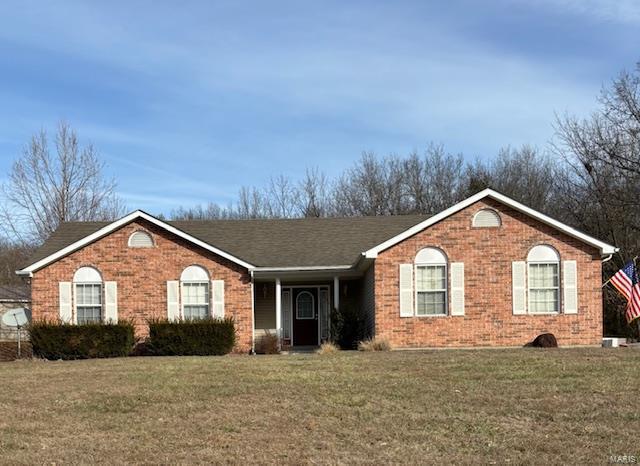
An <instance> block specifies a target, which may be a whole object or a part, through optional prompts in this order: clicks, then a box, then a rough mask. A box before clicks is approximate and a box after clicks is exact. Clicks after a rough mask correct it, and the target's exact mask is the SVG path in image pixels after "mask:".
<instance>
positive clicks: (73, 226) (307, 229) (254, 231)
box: [27, 215, 428, 267]
mask: <svg viewBox="0 0 640 466" xmlns="http://www.w3.org/2000/svg"><path fill="white" fill-rule="evenodd" d="M427 218H428V217H427V216H424V215H394V216H379V217H346V218H305V219H269V220H262V219H261V220H210V221H199V220H193V221H176V222H167V223H169V224H171V225H173V226H174V227H176V228H179V229H180V230H182V231H184V232H185V233H188V234H189V235H191V236H194V237H196V238H198V239H200V240H202V241H204V242H206V243H208V244H210V245H212V246H215V247H216V248H218V249H221V250H223V251H225V252H227V253H229V254H231V255H233V256H235V257H237V258H239V259H242V260H244V261H245V262H249V263H250V264H253V265H255V266H258V267H296V266H297V267H310V266H332V265H351V264H354V263H355V262H356V261H357V259H358V257H359V255H360V253H362V252H364V251H366V250H367V249H370V248H372V247H374V246H376V245H378V244H380V243H382V242H384V241H386V240H387V239H389V238H392V237H394V236H395V235H397V234H399V233H401V232H403V231H404V230H406V229H408V228H410V227H412V226H413V225H416V224H418V223H420V222H422V221H423V220H425V219H427ZM108 224H109V222H68V223H63V224H61V225H60V227H59V228H58V229H57V230H56V231H55V232H54V233H53V234H52V235H51V237H50V238H49V239H48V240H47V241H46V242H45V243H44V244H43V245H42V247H40V248H39V249H38V250H37V251H36V252H35V253H34V255H33V256H32V257H31V258H30V260H29V263H28V264H27V265H30V264H33V263H35V262H38V261H39V260H41V259H44V258H45V257H47V256H49V255H51V254H53V253H55V252H57V251H59V250H60V249H63V248H64V247H66V246H69V245H70V244H72V243H74V242H76V241H78V240H80V239H82V238H84V237H85V236H88V235H90V234H91V233H94V232H95V231H97V230H99V229H100V228H102V227H104V226H106V225H108Z"/></svg>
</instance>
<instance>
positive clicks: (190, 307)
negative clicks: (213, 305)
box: [182, 281, 209, 319]
mask: <svg viewBox="0 0 640 466" xmlns="http://www.w3.org/2000/svg"><path fill="white" fill-rule="evenodd" d="M182 299H183V303H184V308H183V310H184V318H185V319H204V318H206V317H207V316H208V315H209V282H208V281H207V282H184V283H183V284H182Z"/></svg>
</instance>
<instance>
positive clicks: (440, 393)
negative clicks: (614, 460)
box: [0, 349, 640, 464]
mask: <svg viewBox="0 0 640 466" xmlns="http://www.w3.org/2000/svg"><path fill="white" fill-rule="evenodd" d="M0 389H1V396H0V461H1V462H2V463H17V462H20V463H87V462H101V463H107V462H108V463H125V462H136V463H176V462H183V463H184V462H240V461H242V462H245V461H246V462H258V463H265V462H275V461H278V462H283V463H380V462H406V463H418V462H420V463H424V462H435V461H447V462H449V461H458V462H465V463H469V462H481V463H488V462H496V463H506V462H511V463H523V462H530V463H548V464H555V463H558V462H570V463H575V464H579V463H583V462H587V463H606V462H608V461H609V455H612V454H615V455H624V454H627V455H640V443H639V442H638V433H639V432H640V407H639V397H640V352H639V351H635V350H629V349H626V350H625V349H617V350H616V349H609V350H606V349H562V350H535V349H513V350H479V351H470V350H469V351H467V350H446V351H428V352H391V353H357V352H348V353H347V352H344V353H339V354H336V355H325V356H318V355H297V356H254V357H250V356H225V357H182V358H177V357H176V358H123V359H109V360H90V361H72V362H60V361H59V362H43V361H18V362H5V363H0ZM638 460H639V461H640V458H638Z"/></svg>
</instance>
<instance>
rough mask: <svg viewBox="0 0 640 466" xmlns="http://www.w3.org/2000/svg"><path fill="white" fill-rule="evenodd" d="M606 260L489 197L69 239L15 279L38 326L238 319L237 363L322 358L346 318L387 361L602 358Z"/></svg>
mask: <svg viewBox="0 0 640 466" xmlns="http://www.w3.org/2000/svg"><path fill="white" fill-rule="evenodd" d="M616 251H617V249H616V248H615V247H614V246H612V245H609V244H606V243H603V242H601V241H599V240H597V239H595V238H592V237H590V236H588V235H586V234H584V233H581V232H579V231H577V230H575V229H573V228H571V227H569V226H567V225H565V224H563V223H561V222H558V221H556V220H554V219H552V218H549V217H547V216H545V215H543V214H541V213H540V212H537V211H535V210H533V209H530V208H528V207H526V206H524V205H522V204H520V203H518V202H516V201H514V200H513V199H510V198H508V197H506V196H504V195H502V194H500V193H497V192H495V191H492V190H490V189H487V190H484V191H482V192H480V193H478V194H476V195H474V196H471V197H469V198H468V199H466V200H464V201H462V202H460V203H458V204H456V205H454V206H452V207H451V208H449V209H447V210H445V211H443V212H441V213H439V214H437V215H434V216H432V217H427V216H386V217H355V218H319V219H315V218H314V219H287V220H216V221H175V222H166V221H163V220H160V219H158V218H155V217H153V216H151V215H149V214H147V213H145V212H142V211H136V212H133V213H131V214H129V215H127V216H125V217H123V218H121V219H120V220H117V221H114V222H109V223H107V222H71V223H64V224H62V225H60V228H59V229H58V230H57V231H56V232H55V233H54V234H53V235H52V236H51V238H49V240H48V241H46V242H45V244H44V245H43V246H42V247H41V248H40V249H39V250H38V251H37V252H36V253H35V255H34V257H33V258H32V259H31V261H30V263H29V265H28V266H26V267H24V268H23V269H22V270H19V271H17V273H18V274H20V275H24V276H27V277H29V280H30V282H31V294H32V296H31V297H32V315H33V318H34V319H43V318H48V319H58V318H59V319H61V320H63V321H68V322H73V323H79V322H87V321H95V320H103V321H116V320H118V319H129V320H132V321H133V322H134V324H135V328H136V334H137V335H138V336H139V337H144V336H145V335H146V334H147V333H148V327H147V321H148V319H150V318H158V317H168V318H169V319H180V318H198V317H201V316H207V315H212V316H215V317H221V316H232V317H233V319H234V321H235V325H236V329H237V335H238V344H237V348H236V349H237V350H238V351H248V350H250V349H251V348H252V347H253V345H254V342H255V341H256V339H257V338H260V337H261V336H262V335H264V334H265V333H269V332H270V333H272V334H277V335H278V336H279V337H280V339H281V340H280V341H281V342H282V344H283V345H284V346H289V345H293V346H303V345H304V346H308V345H318V344H319V343H320V342H322V341H324V340H326V339H327V338H329V332H330V322H329V319H330V310H331V308H332V307H334V308H339V307H340V306H357V307H358V308H359V309H360V310H361V311H362V312H363V313H364V315H365V316H366V318H365V321H366V333H367V334H368V335H369V336H375V337H381V338H384V339H387V340H388V341H389V342H390V343H391V345H392V346H393V347H394V348H420V347H474V346H521V345H523V344H525V343H526V342H528V341H530V340H531V339H532V338H534V337H535V336H536V335H538V334H540V333H544V332H552V333H554V334H555V335H556V337H557V338H558V341H559V343H560V344H561V345H597V344H600V341H601V338H602V291H601V282H602V260H603V259H604V260H606V258H607V257H610V255H611V254H613V253H614V252H616Z"/></svg>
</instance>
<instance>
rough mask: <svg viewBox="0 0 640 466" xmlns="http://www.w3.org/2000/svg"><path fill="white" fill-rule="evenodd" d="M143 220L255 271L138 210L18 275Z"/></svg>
mask: <svg viewBox="0 0 640 466" xmlns="http://www.w3.org/2000/svg"><path fill="white" fill-rule="evenodd" d="M139 218H142V219H144V220H147V221H149V222H151V223H153V224H154V225H157V226H159V227H160V228H163V229H164V230H166V231H168V232H169V233H173V234H174V235H176V236H179V237H180V238H183V239H185V240H187V241H189V242H190V243H193V244H195V245H197V246H200V247H201V248H203V249H206V250H207V251H211V252H213V253H215V254H217V255H219V256H221V257H224V258H225V259H228V260H230V261H232V262H235V263H236V264H238V265H241V266H242V267H245V268H247V269H249V270H251V269H253V268H254V267H253V265H251V264H249V263H248V262H245V261H243V260H241V259H238V258H237V257H235V256H232V255H231V254H229V253H227V252H224V251H222V250H220V249H218V248H216V247H215V246H212V245H210V244H209V243H205V242H204V241H202V240H199V239H198V238H195V237H193V236H191V235H189V234H188V233H185V232H184V231H182V230H179V229H178V228H176V227H174V226H172V225H169V224H168V223H166V222H163V221H162V220H159V219H157V218H155V217H154V216H152V215H149V214H147V213H146V212H143V211H141V210H136V211H135V212H131V213H130V214H128V215H125V216H124V217H122V218H121V219H119V220H116V221H114V222H112V223H110V224H109V225H106V226H104V227H102V228H100V229H99V230H98V231H96V232H94V233H92V234H90V235H88V236H85V237H84V238H82V239H79V240H78V241H76V242H75V243H72V244H70V245H69V246H67V247H65V248H63V249H60V250H59V251H57V252H55V253H53V254H51V255H49V256H47V257H45V258H44V259H41V260H39V261H38V262H35V263H33V264H31V265H29V266H28V267H25V268H23V269H22V270H18V271H17V272H16V273H17V274H18V275H31V274H32V273H33V272H34V271H36V270H38V269H41V268H42V267H44V266H46V265H48V264H50V263H52V262H54V261H56V260H58V259H60V258H61V257H64V256H66V255H67V254H70V253H72V252H73V251H76V250H78V249H80V248H82V247H83V246H86V245H87V244H89V243H92V242H93V241H96V240H98V239H100V238H102V237H103V236H106V235H108V234H109V233H111V232H112V231H115V230H117V229H118V228H120V227H122V226H124V225H126V224H127V223H130V222H132V221H134V220H136V219H139Z"/></svg>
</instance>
